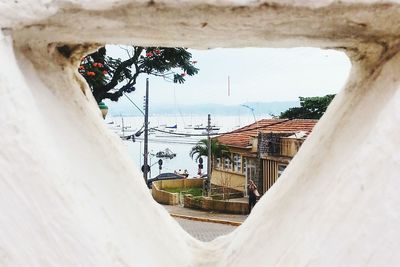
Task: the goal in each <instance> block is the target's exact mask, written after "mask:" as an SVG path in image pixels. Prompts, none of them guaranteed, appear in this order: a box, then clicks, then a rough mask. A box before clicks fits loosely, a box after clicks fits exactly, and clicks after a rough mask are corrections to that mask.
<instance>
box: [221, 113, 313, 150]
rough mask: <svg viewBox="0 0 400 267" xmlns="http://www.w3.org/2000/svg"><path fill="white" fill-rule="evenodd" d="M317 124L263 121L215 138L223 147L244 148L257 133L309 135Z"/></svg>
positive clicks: (310, 121) (302, 120)
mask: <svg viewBox="0 0 400 267" xmlns="http://www.w3.org/2000/svg"><path fill="white" fill-rule="evenodd" d="M317 122H318V120H306V119H295V120H286V119H263V120H259V121H258V122H256V123H253V124H250V125H247V126H245V127H242V128H239V129H237V130H235V131H232V132H230V133H226V134H223V135H220V136H218V137H216V138H217V139H218V141H219V142H220V143H222V144H224V145H228V146H233V147H239V148H246V147H247V146H249V145H250V140H251V137H255V136H257V131H259V132H262V133H270V132H272V133H295V132H298V131H305V132H307V133H310V132H311V131H312V129H313V127H314V126H315V124H316V123H317Z"/></svg>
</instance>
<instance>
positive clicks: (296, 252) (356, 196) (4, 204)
mask: <svg viewBox="0 0 400 267" xmlns="http://www.w3.org/2000/svg"><path fill="white" fill-rule="evenodd" d="M399 22H400V4H399V3H398V1H387V2H385V3H383V2H381V1H372V0H370V1H367V0H364V1H356V0H353V1H351V0H348V1H300V0H285V1H245V0H243V1H239V0H236V1H213V0H208V1H207V0H203V1H178V0H171V1H156V2H154V1H150V2H147V1H134V0H131V1H128V0H125V1H116V0H115V1H106V0H102V1H100V0H99V1H89V0H85V1H77V0H75V1H74V0H64V1H57V0H54V1H51V0H38V1H34V0H24V1H22V0H16V1H8V0H0V28H1V33H0V62H1V63H2V64H0V106H1V112H0V129H1V139H0V148H1V149H0V170H1V171H0V199H1V201H0V211H1V212H0V266H256V265H257V266H260V265H261V266H397V265H399V264H400V254H398V253H397V252H398V251H399V250H400V214H399V212H400V210H399V208H398V207H399V206H400V205H399V204H400V203H399V202H400V195H399V194H398V192H397V190H396V189H397V188H399V186H400V181H399V179H398V177H399V174H398V173H400V156H399V153H398V149H397V145H398V144H399V143H400V135H399V134H398V133H399V132H400V126H399V123H398V121H399V119H400V111H399V109H400V95H399V89H398V88H399V78H398V77H399V75H398V74H399V73H400V56H399V55H398V51H399V48H400V46H399V41H400V39H399V37H398V33H399V27H400V26H399V25H400V23H399ZM96 43H97V44H103V43H126V44H129V43H135V44H141V45H152V44H157V45H176V46H186V47H194V48H208V47H219V46H222V47H240V46H270V47H293V46H315V47H327V48H336V49H340V50H342V51H345V52H347V53H348V55H349V56H350V57H351V59H352V63H353V69H352V73H351V76H350V79H349V81H348V83H347V86H346V88H345V89H344V90H343V91H342V92H341V93H340V94H339V95H338V96H337V97H336V98H335V100H334V101H333V103H332V105H331V106H330V107H329V109H328V112H327V113H326V115H325V116H324V118H323V119H322V120H321V121H320V122H319V123H318V125H317V126H316V128H315V129H314V131H313V133H312V134H311V136H310V137H309V138H308V139H307V141H306V142H305V143H304V144H303V146H302V148H301V150H300V152H299V153H298V154H297V156H296V158H295V159H294V160H293V161H292V163H291V164H290V166H289V167H288V168H287V170H286V171H285V173H284V175H283V176H282V177H281V178H280V179H279V180H278V182H277V183H276V184H275V185H274V187H273V188H272V189H271V190H269V191H268V193H267V194H266V195H265V196H264V197H263V198H262V200H261V201H260V202H259V204H257V206H256V208H255V209H254V212H253V213H252V214H251V216H250V217H249V218H248V220H247V221H246V222H245V223H244V224H243V225H242V226H240V227H239V228H238V229H237V230H236V231H235V232H233V233H232V234H230V235H229V236H226V237H222V238H219V239H217V240H215V241H213V242H211V243H201V242H200V241H196V240H194V239H193V238H191V237H190V236H189V235H188V234H186V233H185V232H184V231H183V230H182V229H181V228H180V227H179V225H178V224H177V223H176V222H175V221H174V220H173V219H172V218H171V217H169V215H168V214H167V212H166V211H165V210H163V208H161V207H160V206H158V204H156V203H155V202H154V201H153V200H152V198H151V196H150V194H149V192H148V190H147V188H146V186H145V184H144V182H143V180H142V178H141V174H140V173H139V171H138V170H137V169H136V168H135V167H134V166H131V165H130V162H129V160H128V156H127V151H125V149H124V148H123V146H122V145H121V143H120V140H118V139H117V138H116V137H114V136H112V135H111V134H109V133H108V132H107V131H106V129H105V127H104V125H103V123H102V119H101V115H100V111H99V110H98V109H97V107H96V105H95V103H94V101H93V99H92V97H91V96H90V94H89V93H88V92H89V91H88V89H87V87H86V86H85V84H84V82H83V80H82V79H81V78H80V77H79V74H78V73H77V71H76V68H77V66H78V64H79V59H80V58H81V56H82V55H83V54H84V53H85V51H86V52H87V51H88V50H90V49H92V48H94V47H95V45H93V44H96ZM59 44H67V45H69V46H70V47H71V50H72V55H71V56H70V57H68V58H65V57H64V56H63V55H61V54H59V53H58V51H57V49H56V46H57V45H59ZM77 44H78V45H77ZM79 44H84V45H79ZM288 177H290V179H288Z"/></svg>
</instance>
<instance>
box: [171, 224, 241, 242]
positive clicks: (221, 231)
mask: <svg viewBox="0 0 400 267" xmlns="http://www.w3.org/2000/svg"><path fill="white" fill-rule="evenodd" d="M175 219H176V220H177V221H178V223H179V224H180V225H181V226H182V228H183V229H185V231H186V232H188V233H189V234H191V235H192V236H193V237H195V238H197V239H199V240H201V241H211V240H213V239H215V238H217V237H218V236H221V235H225V234H228V233H230V232H232V231H233V230H235V229H236V227H237V226H231V225H226V224H220V223H209V222H199V221H192V220H186V219H181V218H175Z"/></svg>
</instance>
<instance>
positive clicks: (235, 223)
mask: <svg viewBox="0 0 400 267" xmlns="http://www.w3.org/2000/svg"><path fill="white" fill-rule="evenodd" d="M170 215H171V216H172V217H176V218H182V219H187V220H192V221H200V222H210V223H220V224H227V225H232V226H240V225H242V222H235V221H226V220H219V219H210V218H204V217H194V216H188V215H181V214H175V213H170Z"/></svg>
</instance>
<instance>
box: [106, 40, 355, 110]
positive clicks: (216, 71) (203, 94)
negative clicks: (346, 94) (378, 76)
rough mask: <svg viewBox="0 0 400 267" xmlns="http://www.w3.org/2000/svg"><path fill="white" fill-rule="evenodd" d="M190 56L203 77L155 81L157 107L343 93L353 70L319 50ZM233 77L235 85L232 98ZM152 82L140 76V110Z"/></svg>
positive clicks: (115, 50)
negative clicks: (181, 80)
mask: <svg viewBox="0 0 400 267" xmlns="http://www.w3.org/2000/svg"><path fill="white" fill-rule="evenodd" d="M107 52H108V53H109V54H110V55H112V56H113V57H121V58H125V57H126V52H125V51H123V50H121V49H120V48H119V47H118V46H107ZM190 52H191V53H192V54H193V60H196V61H197V62H198V63H197V64H196V65H197V67H198V68H199V69H200V71H199V73H198V74H197V75H195V76H192V77H188V76H186V78H187V79H186V82H185V83H184V84H174V83H172V82H167V81H165V80H163V79H162V78H157V77H153V76H149V78H150V97H149V99H150V102H151V104H161V103H168V104H174V103H178V104H179V105H185V104H187V105H192V104H204V103H222V104H226V105H230V104H241V103H244V102H253V101H257V102H271V101H291V100H297V99H298V96H322V95H326V94H332V93H337V92H338V91H339V90H341V89H342V87H343V86H344V84H345V82H346V80H347V77H348V74H349V72H350V68H351V63H350V61H349V59H348V58H347V56H346V55H345V54H344V53H342V52H337V51H333V50H322V49H317V48H291V49H275V48H274V49H273V48H240V49H237V48H235V49H227V48H224V49H221V48H218V49H211V50H190ZM228 76H230V81H231V82H230V85H231V86H230V87H231V93H230V96H228ZM146 77H147V75H141V76H140V78H139V79H138V82H137V85H136V91H135V92H133V93H131V97H132V98H133V99H134V101H135V102H136V103H137V104H138V105H140V106H142V100H143V95H144V92H145V91H144V89H145V78H146ZM121 100H122V99H121ZM123 101H125V99H123Z"/></svg>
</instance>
